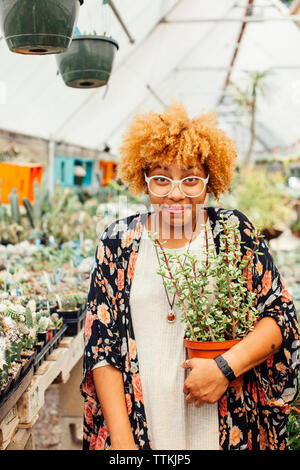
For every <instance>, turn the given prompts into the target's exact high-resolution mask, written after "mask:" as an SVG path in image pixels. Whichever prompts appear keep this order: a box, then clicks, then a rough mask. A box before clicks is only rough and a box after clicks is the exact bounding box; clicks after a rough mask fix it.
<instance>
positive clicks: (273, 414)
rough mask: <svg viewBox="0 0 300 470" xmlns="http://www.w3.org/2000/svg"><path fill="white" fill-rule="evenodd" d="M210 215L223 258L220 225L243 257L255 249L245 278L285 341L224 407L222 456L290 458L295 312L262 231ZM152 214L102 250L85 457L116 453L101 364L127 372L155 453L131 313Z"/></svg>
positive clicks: (86, 379)
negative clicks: (233, 228)
mask: <svg viewBox="0 0 300 470" xmlns="http://www.w3.org/2000/svg"><path fill="white" fill-rule="evenodd" d="M206 209H207V212H208V217H209V221H210V224H211V228H212V232H213V237H214V242H215V247H216V251H217V253H218V252H219V248H220V233H221V232H222V224H221V217H225V218H226V219H227V220H228V221H229V222H230V221H232V222H233V223H234V224H237V226H238V236H239V238H240V240H241V241H242V242H243V244H242V252H243V255H244V256H247V251H248V250H249V249H251V250H253V249H255V256H254V262H253V266H252V270H251V271H247V280H248V285H247V287H248V291H251V292H256V293H257V296H258V300H257V306H258V308H259V311H260V318H263V317H265V316H270V317H272V318H274V319H275V321H276V322H277V324H278V325H279V327H280V329H281V333H282V337H283V342H282V347H281V349H280V350H279V351H278V352H277V353H276V354H274V355H273V356H271V357H270V358H269V359H268V360H267V361H265V362H263V363H262V364H260V365H259V366H257V367H255V368H254V369H252V370H250V371H248V372H247V373H245V374H244V375H243V376H242V379H241V380H237V381H236V382H235V383H234V384H233V386H230V387H228V389H227V391H226V393H225V394H224V395H223V396H222V397H221V399H220V400H219V403H218V409H219V443H220V449H223V450H264V449H282V450H284V449H286V448H287V438H288V436H287V430H286V429H287V422H288V413H289V407H290V403H291V402H292V401H293V400H294V399H295V397H296V395H297V390H298V389H297V386H298V371H299V349H300V336H299V325H298V321H297V315H296V310H295V307H294V304H293V302H292V299H291V296H290V294H289V292H288V290H287V289H286V287H285V286H284V285H283V282H282V279H281V277H280V274H279V272H278V269H277V267H276V266H275V264H274V261H273V259H272V256H271V254H270V252H269V249H268V246H267V244H266V242H265V241H264V239H263V238H259V239H258V238H257V231H256V229H255V227H254V226H253V224H252V223H251V221H250V220H249V219H248V218H247V217H246V215H244V214H243V213H242V212H240V211H238V210H237V209H235V210H226V209H223V208H214V207H207V208H206ZM149 214H150V212H149V213H143V214H136V215H132V216H129V217H127V218H124V219H121V220H117V221H116V222H114V223H113V224H111V225H110V226H109V227H107V228H106V229H105V231H104V233H103V234H102V236H101V238H100V240H99V244H98V247H97V250H96V255H95V264H94V267H93V269H92V272H91V277H90V289H89V294H88V308H87V317H86V323H85V351H84V370H83V379H82V383H81V393H82V395H83V397H84V402H85V405H84V435H83V439H84V447H83V448H84V449H85V450H87V449H89V450H104V449H109V447H110V436H109V432H108V428H107V425H106V422H105V419H104V416H103V414H102V410H101V406H100V404H99V401H98V398H97V395H96V390H95V386H94V382H93V376H92V373H91V369H92V367H93V366H94V365H95V364H96V363H97V362H99V361H101V360H106V361H107V363H108V364H110V365H112V366H114V367H116V368H117V369H119V370H120V371H121V372H122V375H123V382H124V391H125V397H126V405H127V411H128V416H129V420H130V423H131V427H132V430H133V434H134V439H135V442H136V444H137V447H138V448H139V449H141V450H147V449H151V442H150V441H149V437H148V433H147V422H146V416H145V409H144V403H143V394H142V389H141V382H140V375H139V364H138V351H137V350H136V344H135V338H134V331H133V327H132V320H131V315H130V306H129V296H130V287H131V283H132V279H133V275H134V267H135V263H136V259H137V256H138V250H139V243H140V238H141V234H142V228H143V224H144V223H145V222H146V220H147V217H148V215H149ZM257 240H258V241H259V244H258V246H257V247H256V245H255V241H257ZM248 252H249V251H248Z"/></svg>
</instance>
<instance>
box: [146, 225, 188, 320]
mask: <svg viewBox="0 0 300 470" xmlns="http://www.w3.org/2000/svg"><path fill="white" fill-rule="evenodd" d="M193 235H194V230H193V231H192V235H191V238H190V241H189V245H188V249H187V251H186V252H185V254H188V252H189V249H190V246H191V242H192V238H193ZM154 247H155V252H156V256H157V261H158V264H159V267H161V266H160V261H159V255H158V250H157V246H156V245H154ZM186 258H187V257H186V256H185V259H184V263H183V266H184V265H185V262H186ZM164 289H165V293H166V297H167V300H168V304H169V307H170V311H169V313H168V315H167V321H168V322H169V323H174V321H175V319H176V315H175V312H174V310H173V306H174V302H175V297H176V294H174V295H173V300H172V302H170V298H169V295H168V291H167V288H166V286H165V285H164Z"/></svg>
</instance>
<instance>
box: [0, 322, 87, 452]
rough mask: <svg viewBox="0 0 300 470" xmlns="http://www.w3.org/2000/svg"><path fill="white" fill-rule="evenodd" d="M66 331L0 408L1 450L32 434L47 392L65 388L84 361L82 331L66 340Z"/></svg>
mask: <svg viewBox="0 0 300 470" xmlns="http://www.w3.org/2000/svg"><path fill="white" fill-rule="evenodd" d="M67 328H68V326H67V325H63V327H61V330H60V337H59V338H58V337H57V335H55V337H53V339H52V340H51V341H50V342H49V343H48V344H47V345H46V346H47V348H45V349H44V350H43V349H42V350H41V351H40V353H39V354H38V355H37V356H36V359H35V366H34V367H31V368H30V369H28V370H27V373H26V374H25V376H24V377H23V378H21V381H20V382H19V384H18V386H17V387H16V389H14V388H13V389H12V390H11V392H9V394H8V396H7V398H6V399H5V401H4V402H2V403H1V404H0V450H4V449H7V448H8V446H9V444H10V442H11V441H12V439H13V438H14V436H15V435H16V433H17V432H18V431H19V430H20V429H27V430H28V431H30V430H31V428H32V426H33V425H34V423H35V422H36V420H37V419H38V414H39V411H40V410H41V408H42V406H43V405H44V402H45V392H46V390H47V388H48V387H49V386H50V385H51V384H52V383H58V384H65V383H66V382H67V381H68V379H69V377H70V373H71V371H72V369H73V368H74V366H75V365H76V364H77V362H78V361H79V360H80V358H81V357H82V355H83V349H84V337H83V328H82V329H81V330H80V331H79V332H78V333H77V334H76V336H64V337H63V335H64V334H65V333H66V331H67ZM58 343H59V344H58ZM42 359H44V360H43V362H42ZM9 448H10V447H9Z"/></svg>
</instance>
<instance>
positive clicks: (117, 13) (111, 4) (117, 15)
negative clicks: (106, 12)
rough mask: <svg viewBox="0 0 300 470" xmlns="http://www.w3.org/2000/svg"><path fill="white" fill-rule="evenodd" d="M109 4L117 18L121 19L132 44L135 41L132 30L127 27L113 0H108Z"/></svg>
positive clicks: (121, 23)
mask: <svg viewBox="0 0 300 470" xmlns="http://www.w3.org/2000/svg"><path fill="white" fill-rule="evenodd" d="M108 4H109V6H110V8H111V9H112V11H113V13H114V15H115V17H116V18H117V20H118V21H119V23H120V25H121V26H122V28H123V30H124V32H125V34H126V35H127V37H128V39H129V42H130V43H131V44H133V43H134V42H135V40H134V39H133V37H132V36H131V34H130V32H129V31H128V29H127V27H126V25H125V23H124V21H123V20H122V18H121V16H120V14H119V12H118V10H117V8H116V7H115V5H114V3H113V1H112V0H108Z"/></svg>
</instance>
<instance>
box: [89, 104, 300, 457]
mask: <svg viewBox="0 0 300 470" xmlns="http://www.w3.org/2000/svg"><path fill="white" fill-rule="evenodd" d="M120 151H121V162H120V164H119V167H118V173H119V177H120V178H121V179H122V180H123V181H124V182H125V183H127V184H128V185H129V189H130V190H131V191H132V193H140V192H141V191H145V193H146V194H148V196H149V199H150V202H151V204H152V207H153V208H154V211H151V212H146V213H143V214H136V215H132V216H129V217H127V218H125V219H122V220H118V221H116V222H115V223H113V224H111V225H110V226H109V227H108V228H107V229H106V230H105V231H104V233H103V235H102V237H101V239H100V241H99V244H98V247H97V251H96V257H95V267H94V269H93V270H92V273H91V281H90V291H89V297H88V312H87V319H86V326H85V338H86V344H85V354H84V375H83V381H82V385H81V391H82V394H83V396H84V398H85V422H84V449H90V450H97V449H118V450H120V449H143V450H145V449H153V450H154V449H223V450H227V449H239V450H243V449H253V450H255V449H285V448H286V447H287V438H288V436H287V430H286V427H287V420H288V411H289V404H290V403H291V402H292V401H293V400H294V399H295V397H296V394H297V373H298V366H299V361H298V360H297V355H298V354H299V328H298V323H297V318H296V311H295V308H294V304H293V302H292V299H291V297H290V294H289V293H288V291H287V289H286V288H285V287H284V285H283V283H282V280H281V277H280V274H279V272H278V270H277V268H276V266H275V265H274V262H273V259H272V256H271V254H270V252H269V250H268V247H267V245H266V243H265V242H264V240H263V239H260V243H259V247H258V250H257V253H256V255H255V262H254V267H253V269H252V272H251V273H249V275H248V290H249V291H254V292H256V293H257V297H258V303H257V305H258V307H259V310H260V317H259V321H258V322H257V324H256V326H255V328H254V330H253V331H252V332H251V333H250V334H249V335H247V336H246V337H245V338H244V339H243V340H242V341H241V342H240V343H239V344H238V345H236V346H234V347H233V348H232V349H231V350H230V351H228V352H226V353H224V354H223V359H224V360H225V361H226V362H225V367H224V366H222V365H220V364H217V362H216V361H214V360H213V359H192V360H189V361H185V356H184V348H183V335H184V330H183V324H182V323H181V322H180V320H179V318H178V317H179V315H178V311H177V310H176V306H175V304H174V302H175V298H169V296H168V294H167V291H165V290H164V287H163V284H162V279H161V277H160V276H159V275H158V274H157V270H158V268H159V264H158V263H159V257H158V252H156V249H155V247H154V245H153V243H152V242H151V240H150V238H149V236H148V235H147V233H148V230H150V231H155V232H157V234H158V236H159V239H160V241H162V242H165V248H167V249H169V250H177V251H178V252H179V253H180V252H182V253H185V252H190V253H194V254H197V255H198V256H201V255H200V252H201V247H202V244H203V243H204V239H203V226H204V224H206V227H207V229H208V233H209V235H210V241H211V242H212V244H213V245H214V247H215V249H216V250H217V251H218V250H219V246H220V233H221V224H220V223H219V221H220V217H221V215H223V216H225V217H226V218H227V219H228V220H230V219H231V218H232V219H233V220H234V221H235V222H238V224H239V231H240V236H241V240H242V241H243V242H244V245H242V246H245V247H247V248H254V235H255V233H256V230H255V227H254V226H253V224H252V223H251V221H250V220H249V219H248V218H247V217H246V215H244V214H243V213H241V212H240V211H238V210H225V209H221V208H214V207H205V203H206V201H207V198H208V193H209V192H211V193H212V194H213V195H214V196H215V198H216V199H217V201H219V197H220V194H222V193H225V192H226V191H227V190H228V188H229V186H230V183H231V181H232V178H233V172H234V165H235V160H236V157H237V154H236V150H235V146H234V143H233V142H232V141H231V140H230V139H229V138H228V137H227V136H226V135H225V134H224V132H223V131H221V130H220V129H218V128H216V119H215V115H214V114H210V113H209V114H205V115H202V116H200V117H198V118H195V119H192V120H190V119H189V118H188V116H187V114H186V112H185V110H184V108H183V106H182V105H180V104H176V103H175V104H173V105H171V106H170V108H169V109H167V110H166V111H165V112H164V113H163V114H156V113H153V112H150V113H148V114H141V115H137V116H135V118H134V119H133V121H132V123H131V124H130V126H129V127H128V129H127V132H126V134H125V135H124V140H123V144H122V146H121V149H120ZM242 249H243V248H242ZM244 253H245V248H244ZM212 300H213V295H212V297H211V299H210V301H212ZM233 377H239V378H240V380H238V381H235V385H234V386H229V383H230V382H231V379H232V378H233Z"/></svg>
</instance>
